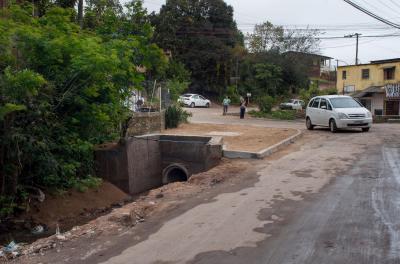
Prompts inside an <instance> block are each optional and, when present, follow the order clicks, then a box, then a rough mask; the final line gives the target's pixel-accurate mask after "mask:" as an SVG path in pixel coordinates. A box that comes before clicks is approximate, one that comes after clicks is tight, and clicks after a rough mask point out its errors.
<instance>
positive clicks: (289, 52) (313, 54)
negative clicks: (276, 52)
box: [283, 51, 333, 60]
mask: <svg viewBox="0 0 400 264" xmlns="http://www.w3.org/2000/svg"><path fill="white" fill-rule="evenodd" d="M283 54H298V55H303V56H312V57H320V58H322V59H326V60H329V59H333V58H331V57H328V56H325V55H321V54H316V53H309V52H301V51H287V52H284V53H283Z"/></svg>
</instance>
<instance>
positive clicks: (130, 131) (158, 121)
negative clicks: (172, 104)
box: [126, 110, 165, 137]
mask: <svg viewBox="0 0 400 264" xmlns="http://www.w3.org/2000/svg"><path fill="white" fill-rule="evenodd" d="M164 129H165V111H164V110H163V111H161V112H148V113H140V112H138V113H134V114H133V116H132V118H131V120H130V121H129V124H128V128H127V131H126V135H127V136H128V137H134V136H139V135H146V134H153V133H160V132H161V131H163V130H164Z"/></svg>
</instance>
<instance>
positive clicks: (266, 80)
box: [254, 63, 282, 96]
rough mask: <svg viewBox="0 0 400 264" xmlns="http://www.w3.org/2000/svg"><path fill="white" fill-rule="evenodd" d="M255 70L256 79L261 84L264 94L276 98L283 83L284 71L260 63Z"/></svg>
mask: <svg viewBox="0 0 400 264" xmlns="http://www.w3.org/2000/svg"><path fill="white" fill-rule="evenodd" d="M254 68H255V73H256V74H255V78H256V80H257V81H258V82H259V83H260V87H261V88H262V89H263V93H265V94H268V95H274V96H275V95H276V94H277V89H278V87H279V85H280V84H281V83H282V69H281V68H280V67H279V66H276V65H274V64H269V63H259V64H256V65H255V66H254Z"/></svg>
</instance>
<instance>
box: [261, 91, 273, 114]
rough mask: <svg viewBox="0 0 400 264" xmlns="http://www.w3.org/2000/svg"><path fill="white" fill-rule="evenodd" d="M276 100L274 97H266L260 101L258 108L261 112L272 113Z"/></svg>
mask: <svg viewBox="0 0 400 264" xmlns="http://www.w3.org/2000/svg"><path fill="white" fill-rule="evenodd" d="M274 103H275V100H274V98H272V96H269V95H265V96H263V97H261V98H259V99H258V107H259V108H260V111H261V112H264V113H270V112H271V110H272V107H273V106H274Z"/></svg>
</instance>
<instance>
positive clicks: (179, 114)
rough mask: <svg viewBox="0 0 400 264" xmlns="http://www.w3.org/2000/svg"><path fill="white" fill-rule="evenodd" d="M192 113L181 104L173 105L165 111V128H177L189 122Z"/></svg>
mask: <svg viewBox="0 0 400 264" xmlns="http://www.w3.org/2000/svg"><path fill="white" fill-rule="evenodd" d="M190 116H192V114H191V113H188V112H186V111H185V110H184V109H183V108H182V107H181V106H179V105H176V104H174V105H171V106H169V107H168V108H167V110H166V111H165V128H166V129H168V128H177V127H178V126H179V125H180V124H181V123H187V122H188V118H189V117H190Z"/></svg>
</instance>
